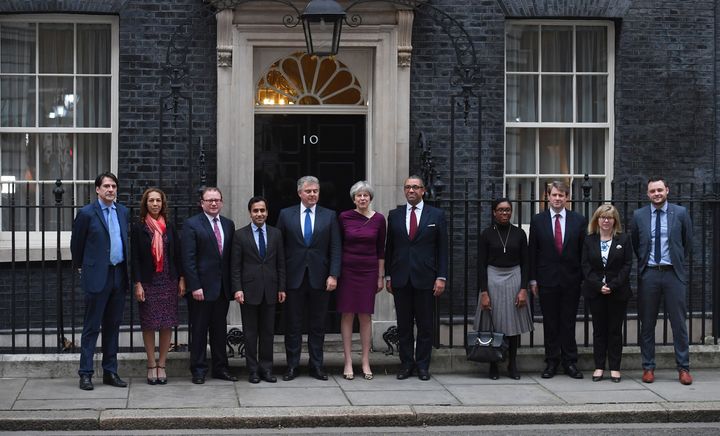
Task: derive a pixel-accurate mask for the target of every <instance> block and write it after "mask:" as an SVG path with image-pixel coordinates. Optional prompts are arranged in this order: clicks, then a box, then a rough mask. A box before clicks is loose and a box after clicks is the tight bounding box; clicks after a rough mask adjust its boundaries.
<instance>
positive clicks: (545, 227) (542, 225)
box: [528, 208, 587, 289]
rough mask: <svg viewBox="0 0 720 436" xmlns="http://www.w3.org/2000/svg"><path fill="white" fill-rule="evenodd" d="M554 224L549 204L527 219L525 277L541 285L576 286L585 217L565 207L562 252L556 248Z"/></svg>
mask: <svg viewBox="0 0 720 436" xmlns="http://www.w3.org/2000/svg"><path fill="white" fill-rule="evenodd" d="M553 225H554V223H553V221H552V218H551V217H550V208H548V209H546V210H544V211H543V212H540V213H539V214H537V215H535V216H534V217H533V218H532V220H531V221H530V237H529V241H528V254H529V257H530V273H529V275H528V279H529V280H535V281H537V284H538V287H540V288H541V289H542V288H546V289H547V288H564V289H576V288H577V289H579V288H580V282H581V281H582V268H581V266H580V261H581V258H582V247H583V241H584V240H585V233H586V231H587V220H586V219H585V217H584V216H582V215H580V214H579V213H577V212H573V211H571V210H567V211H566V215H565V237H564V238H563V249H562V253H558V252H557V250H556V249H555V237H554V236H553Z"/></svg>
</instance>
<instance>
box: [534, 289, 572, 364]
mask: <svg viewBox="0 0 720 436" xmlns="http://www.w3.org/2000/svg"><path fill="white" fill-rule="evenodd" d="M579 303H580V287H579V286H578V287H573V288H543V287H541V288H540V309H542V313H543V334H544V336H545V362H547V363H548V364H549V365H554V366H557V365H558V364H560V363H562V365H563V366H567V365H570V364H575V363H577V360H578V353H577V342H575V322H576V319H577V309H578V304H579Z"/></svg>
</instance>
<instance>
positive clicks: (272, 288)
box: [231, 224, 285, 305]
mask: <svg viewBox="0 0 720 436" xmlns="http://www.w3.org/2000/svg"><path fill="white" fill-rule="evenodd" d="M265 229H266V231H267V235H266V236H265V258H264V259H263V258H261V257H260V252H259V251H258V247H257V244H255V236H254V235H253V230H252V225H251V224H248V225H247V226H245V227H243V228H241V229H238V230H237V231H236V232H235V237H234V238H233V246H232V261H231V262H232V290H233V294H234V293H235V292H237V291H243V293H244V294H245V304H256V305H257V304H260V303H262V301H263V296H265V301H266V302H268V303H269V304H274V303H276V302H277V298H278V297H277V294H278V292H280V291H284V290H285V252H284V250H283V245H282V244H283V242H282V233H281V232H280V230H278V229H276V228H275V227H271V226H269V225H266V226H265Z"/></svg>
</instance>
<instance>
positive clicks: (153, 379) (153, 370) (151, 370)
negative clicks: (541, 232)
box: [147, 366, 158, 385]
mask: <svg viewBox="0 0 720 436" xmlns="http://www.w3.org/2000/svg"><path fill="white" fill-rule="evenodd" d="M147 369H148V378H147V384H149V385H156V384H157V383H158V378H157V366H148V367H147ZM153 375H154V376H153Z"/></svg>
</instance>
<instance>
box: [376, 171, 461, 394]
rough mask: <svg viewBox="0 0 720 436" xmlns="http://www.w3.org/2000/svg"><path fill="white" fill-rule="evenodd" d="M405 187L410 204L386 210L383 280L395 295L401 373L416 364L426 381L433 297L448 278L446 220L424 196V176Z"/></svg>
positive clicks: (412, 178) (407, 374) (406, 374)
mask: <svg viewBox="0 0 720 436" xmlns="http://www.w3.org/2000/svg"><path fill="white" fill-rule="evenodd" d="M403 189H404V193H405V198H406V199H407V204H405V205H402V206H399V207H398V208H397V209H395V210H392V211H390V213H389V214H388V229H387V243H386V246H385V285H386V287H387V290H388V292H390V293H392V294H393V297H394V299H395V313H396V315H397V328H398V335H399V339H400V343H399V347H398V348H399V352H400V362H401V365H402V366H401V368H400V371H399V372H398V374H397V378H398V379H399V380H404V379H406V378H408V377H410V376H411V375H412V374H413V372H414V371H415V370H416V369H417V375H418V378H419V379H420V380H423V381H425V380H429V379H430V373H429V369H430V355H431V353H432V326H433V303H434V299H433V297H439V296H440V295H442V293H443V291H445V281H446V280H447V272H448V235H447V223H446V221H445V212H443V211H442V210H440V209H438V208H435V207H432V206H430V205H427V204H425V202H424V201H423V194H424V193H425V184H424V183H423V181H422V179H421V178H420V177H418V176H410V177H409V178H408V179H407V180H405V184H404V186H403ZM414 325H417V340H414V338H413V328H414ZM413 348H414V349H415V353H414V354H413Z"/></svg>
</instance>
